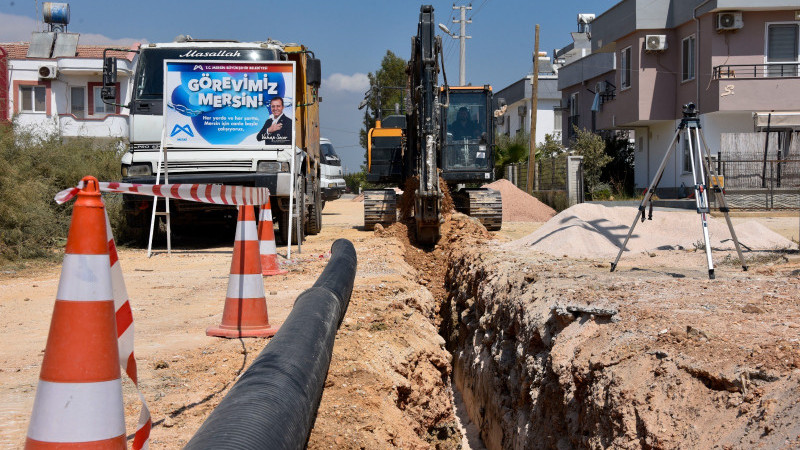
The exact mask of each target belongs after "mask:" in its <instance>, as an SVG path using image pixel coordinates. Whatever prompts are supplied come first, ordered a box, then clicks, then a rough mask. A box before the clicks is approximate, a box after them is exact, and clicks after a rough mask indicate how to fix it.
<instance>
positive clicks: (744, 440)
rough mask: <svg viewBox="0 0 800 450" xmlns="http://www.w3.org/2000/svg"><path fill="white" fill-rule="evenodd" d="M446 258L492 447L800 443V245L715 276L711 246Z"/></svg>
mask: <svg viewBox="0 0 800 450" xmlns="http://www.w3.org/2000/svg"><path fill="white" fill-rule="evenodd" d="M716 256H717V257H721V258H722V259H726V258H729V257H730V254H729V253H728V254H726V255H724V256H723V255H719V254H717V255H716ZM448 260H449V261H450V267H449V269H448V272H447V277H446V286H447V290H448V293H449V297H448V305H447V306H448V307H449V308H450V315H449V318H450V320H451V327H450V329H449V333H450V334H449V335H448V348H449V349H450V350H451V351H452V352H453V353H454V363H453V364H454V369H453V371H454V379H455V384H456V386H457V387H458V388H459V389H460V390H461V392H462V394H463V396H464V401H465V404H466V409H467V411H468V412H469V416H470V418H471V419H472V420H473V421H474V422H476V423H477V424H479V426H480V427H481V437H482V438H483V440H484V442H485V443H486V445H487V447H488V448H597V449H599V448H648V449H650V448H659V449H681V448H720V449H734V448H736V449H738V448H785V449H789V448H798V447H800V400H799V399H800V342H798V337H800V277H798V274H800V261H799V260H798V258H797V255H796V254H788V255H787V254H785V253H778V254H776V255H775V257H773V258H770V259H763V258H762V259H761V260H757V261H751V263H752V264H751V269H750V271H748V272H742V271H741V270H740V269H739V268H737V267H736V266H735V265H734V264H725V265H722V266H720V267H718V270H717V279H716V280H709V279H708V278H707V277H706V271H705V270H704V265H703V263H704V252H686V251H658V252H655V253H653V254H652V255H649V256H648V257H644V258H639V259H636V260H635V261H633V262H630V261H628V263H627V266H625V267H621V268H619V269H618V270H617V272H614V273H609V265H608V263H606V262H603V261H601V260H592V259H571V258H566V257H554V256H550V255H548V254H544V253H541V252H537V251H534V250H531V249H530V248H526V247H521V246H519V245H517V246H514V247H512V246H511V245H508V244H507V245H499V244H489V245H488V246H480V245H478V244H477V242H476V243H475V245H469V244H466V245H464V244H462V245H460V246H458V247H455V248H453V249H452V251H451V252H450V253H449V254H448ZM623 261H626V260H623ZM695 264H696V265H695ZM631 266H632V267H631Z"/></svg>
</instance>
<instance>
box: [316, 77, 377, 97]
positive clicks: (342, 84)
mask: <svg viewBox="0 0 800 450" xmlns="http://www.w3.org/2000/svg"><path fill="white" fill-rule="evenodd" d="M322 86H323V89H324V90H329V89H330V90H331V91H334V92H336V91H345V92H359V93H363V92H364V91H366V90H367V89H369V78H368V77H367V74H365V73H354V74H352V75H345V74H343V73H334V74H332V75H331V76H329V77H328V78H326V79H325V80H324V81H323V83H322Z"/></svg>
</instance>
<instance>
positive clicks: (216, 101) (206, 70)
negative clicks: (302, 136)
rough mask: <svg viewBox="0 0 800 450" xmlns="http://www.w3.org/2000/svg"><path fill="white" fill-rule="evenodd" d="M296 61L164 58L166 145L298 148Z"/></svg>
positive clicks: (176, 146) (230, 147) (180, 146)
mask: <svg viewBox="0 0 800 450" xmlns="http://www.w3.org/2000/svg"><path fill="white" fill-rule="evenodd" d="M294 64H295V63H294V62H284V61H271V62H269V63H257V62H252V63H251V62H246V61H236V62H233V61H185V60H184V61H176V60H165V61H164V133H165V139H164V144H165V146H166V147H167V148H213V149H221V148H229V149H264V148H276V149H277V148H291V147H294V136H295V130H294V117H295V115H294V102H293V97H294V87H295V65H294Z"/></svg>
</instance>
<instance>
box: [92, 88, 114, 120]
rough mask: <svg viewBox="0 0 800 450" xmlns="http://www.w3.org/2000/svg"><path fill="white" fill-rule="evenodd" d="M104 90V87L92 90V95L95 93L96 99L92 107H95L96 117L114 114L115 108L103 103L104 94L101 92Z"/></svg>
mask: <svg viewBox="0 0 800 450" xmlns="http://www.w3.org/2000/svg"><path fill="white" fill-rule="evenodd" d="M102 89H103V87H102V86H94V87H93V88H92V93H93V97H94V99H93V100H94V104H93V105H92V106H94V115H95V116H97V115H100V114H103V115H105V114H113V113H114V107H113V106H111V105H106V104H105V103H103V95H102V92H101V90H102Z"/></svg>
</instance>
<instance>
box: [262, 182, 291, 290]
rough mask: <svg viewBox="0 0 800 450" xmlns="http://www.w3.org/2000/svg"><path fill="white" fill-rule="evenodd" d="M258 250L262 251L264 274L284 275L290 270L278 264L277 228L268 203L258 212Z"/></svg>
mask: <svg viewBox="0 0 800 450" xmlns="http://www.w3.org/2000/svg"><path fill="white" fill-rule="evenodd" d="M258 250H259V253H261V274H262V275H283V274H286V273H288V272H289V271H288V270H283V269H281V268H280V266H278V250H277V248H276V247H275V230H274V229H273V227H272V207H271V206H270V205H269V197H268V198H267V204H266V205H261V208H259V212H258Z"/></svg>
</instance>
